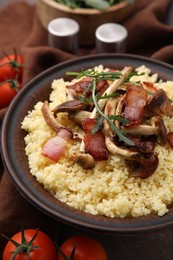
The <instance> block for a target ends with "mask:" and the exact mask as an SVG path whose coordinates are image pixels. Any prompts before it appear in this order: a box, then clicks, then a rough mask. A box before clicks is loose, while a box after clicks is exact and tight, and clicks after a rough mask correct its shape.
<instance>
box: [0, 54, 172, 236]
mask: <svg viewBox="0 0 173 260" xmlns="http://www.w3.org/2000/svg"><path fill="white" fill-rule="evenodd" d="M116 58H117V62H120V61H121V60H123V62H127V61H128V62H130V61H131V60H132V64H133V62H134V63H136V62H137V64H141V65H142V63H141V62H146V64H150V65H151V66H156V67H155V68H154V70H157V69H159V71H160V73H161V74H162V73H163V74H165V75H166V76H167V74H168V76H170V77H171V80H173V75H172V71H173V66H172V65H170V64H167V63H165V62H161V61H157V60H154V59H150V58H146V57H142V56H138V55H131V54H99V55H98V54H97V55H87V56H83V57H79V58H74V59H71V60H68V61H65V62H62V63H59V64H57V65H55V66H53V67H51V68H49V69H47V70H45V71H43V72H42V73H40V74H39V75H37V76H36V77H35V78H33V79H32V80H31V81H30V82H28V84H26V86H25V87H24V88H23V89H22V90H21V91H20V92H19V93H18V95H17V96H16V97H15V98H14V99H13V101H12V103H11V104H10V106H9V108H8V110H7V112H6V114H5V117H4V120H3V124H2V129H1V130H2V131H1V147H2V158H3V162H4V166H5V168H6V170H7V172H8V173H9V175H10V177H11V178H12V180H13V183H14V184H15V186H16V188H17V189H18V190H19V192H20V193H21V194H22V195H23V196H24V197H25V198H26V199H27V200H28V201H29V202H30V203H31V204H33V205H34V206H35V207H36V208H37V209H39V210H40V211H42V212H43V213H45V214H47V215H49V216H51V217H52V218H56V219H57V220H58V221H61V222H64V223H66V224H68V225H73V226H74V225H75V227H78V228H83V229H86V228H87V229H89V230H92V231H93V230H94V231H97V232H101V233H103V232H104V233H105V234H106V233H107V234H111V235H117V234H122V235H127V234H128V235H131V234H133V235H134V234H137V233H138V234H139V233H149V232H153V231H158V230H161V229H163V228H169V227H171V226H173V208H172V207H171V209H170V212H168V213H167V214H166V215H165V216H163V217H159V216H157V215H156V216H155V215H149V216H146V217H139V218H130V223H128V220H127V221H126V220H124V219H122V220H121V219H120V218H119V219H118V224H117V222H114V219H111V218H108V219H109V225H107V223H106V220H105V219H106V217H105V218H104V219H102V218H101V224H102V226H100V225H98V219H99V220H100V217H98V219H97V218H95V216H92V217H91V218H89V221H88V222H86V220H85V219H83V218H80V214H79V213H78V210H77V211H76V210H74V209H70V210H69V212H67V213H69V214H67V215H66V214H64V212H63V209H64V208H62V207H61V208H60V212H58V214H57V212H56V209H57V208H56V207H53V208H51V207H52V204H53V202H52V203H51V204H50V205H49V203H50V201H49V200H48V201H47V202H46V203H45V201H44V200H41V201H40V199H42V197H41V195H42V194H39V197H36V196H35V195H38V191H37V190H36V191H34V190H31V189H30V187H29V188H28V187H27V185H24V184H26V183H27V182H26V181H28V177H27V178H26V177H25V176H24V174H23V169H22V170H21V172H20V171H19V173H20V174H19V173H16V172H15V169H16V167H17V166H15V167H14V164H12V163H14V162H16V159H17V160H19V159H20V158H16V157H14V159H12V157H11V158H10V156H9V154H10V153H11V156H12V155H13V154H14V151H15V150H14V148H13V147H12V150H8V149H7V148H8V147H9V144H11V143H8V144H7V141H8V137H9V136H10V134H12V133H13V132H14V131H13V130H15V131H17V130H16V129H13V130H12V129H11V128H10V125H9V124H13V123H14V122H16V121H15V119H16V118H15V117H13V116H14V115H15V114H16V113H17V116H18V115H20V118H19V120H18V121H20V120H22V119H21V117H22V116H21V114H18V113H20V106H19V103H20V102H19V101H20V100H22V97H24V95H25V98H24V99H23V101H21V103H24V102H25V101H26V96H27V99H29V100H32V99H31V98H32V96H28V95H27V94H28V93H27V92H28V91H29V92H31V93H33V92H34V87H33V88H31V86H33V85H34V84H35V85H37V86H38V83H39V81H40V79H42V80H43V79H44V78H45V77H47V76H49V77H50V73H54V74H55V73H57V70H60V71H61V73H62V71H65V69H66V66H67V65H69V64H70V66H77V67H78V68H79V69H81V63H83V62H87V65H88V64H90V65H93V62H94V61H95V60H97V64H98V62H100V61H102V60H103V59H108V61H106V62H107V63H109V62H110V61H111V62H113V61H115V59H116ZM76 62H77V65H76ZM123 62H122V63H123ZM122 63H121V64H122ZM66 71H67V70H66ZM170 72H171V75H170ZM54 74H53V75H54ZM49 79H50V78H49ZM51 82H52V81H51ZM41 83H42V82H41ZM41 83H40V84H41ZM39 100H40V99H39ZM37 101H38V100H37ZM28 102H29V101H28ZM16 105H17V109H15V107H16ZM32 107H33V106H32ZM17 111H18V112H17ZM27 111H28V110H27ZM22 113H24V112H22ZM18 123H19V122H17V124H18ZM20 129H21V128H20ZM9 130H10V131H9ZM20 133H21V132H20ZM8 142H9V141H8ZM12 142H14V143H15V142H16V140H14V141H12ZM10 149H11V147H10ZM16 149H18V150H20V149H21V148H20V147H17V148H16ZM9 151H10V153H9ZM10 159H12V160H10ZM20 163H22V162H19V164H20ZM19 170H20V169H19ZM16 174H17V175H16ZM18 177H20V178H18ZM32 177H33V176H32ZM25 178H26V180H25ZM35 181H36V180H35ZM36 182H37V181H36ZM21 184H22V186H21ZM31 188H32V187H31ZM42 189H44V188H43V187H42ZM33 191H34V192H33ZM35 192H36V193H35ZM46 192H47V191H46ZM47 193H48V192H47ZM49 195H50V194H49ZM50 196H52V195H50ZM46 198H47V197H46ZM55 200H56V199H55ZM48 202H49V203H48ZM68 208H69V207H68ZM65 209H66V210H67V208H65ZM74 212H75V217H74V215H73V213H74ZM76 212H77V214H76ZM84 215H87V216H88V214H87V213H84ZM119 221H120V224H119Z"/></svg>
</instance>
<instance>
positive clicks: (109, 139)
mask: <svg viewBox="0 0 173 260" xmlns="http://www.w3.org/2000/svg"><path fill="white" fill-rule="evenodd" d="M116 105H117V100H115V99H113V98H112V99H109V100H108V101H107V104H106V106H105V110H104V113H105V115H106V116H111V115H114V114H115V111H116ZM103 129H104V134H105V144H106V147H107V149H108V151H109V152H110V153H111V154H113V155H118V156H122V157H123V158H129V157H133V156H135V155H136V154H137V153H136V152H134V151H131V150H130V149H127V148H121V147H119V146H118V145H116V144H115V142H114V140H113V139H114V134H113V132H112V129H111V127H110V124H109V123H108V122H107V121H106V120H104V121H103Z"/></svg>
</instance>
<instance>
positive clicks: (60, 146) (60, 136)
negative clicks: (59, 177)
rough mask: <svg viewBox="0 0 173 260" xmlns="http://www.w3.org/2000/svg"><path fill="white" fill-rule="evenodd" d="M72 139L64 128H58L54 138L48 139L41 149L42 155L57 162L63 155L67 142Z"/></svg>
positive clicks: (69, 132) (70, 134)
mask: <svg viewBox="0 0 173 260" xmlns="http://www.w3.org/2000/svg"><path fill="white" fill-rule="evenodd" d="M71 138H72V133H71V131H69V130H68V129H66V128H60V129H59V131H58V132H57V134H56V136H54V137H52V138H50V139H49V140H48V141H47V142H46V143H45V144H44V146H43V148H42V155H44V156H45V157H48V158H49V159H51V160H53V161H58V160H59V159H60V158H61V156H62V155H63V154H64V152H65V150H66V146H67V142H68V141H69V140H70V139H71Z"/></svg>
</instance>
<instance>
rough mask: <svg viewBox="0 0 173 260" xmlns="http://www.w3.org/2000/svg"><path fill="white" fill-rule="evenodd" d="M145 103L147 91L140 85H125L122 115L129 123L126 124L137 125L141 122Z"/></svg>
mask: <svg viewBox="0 0 173 260" xmlns="http://www.w3.org/2000/svg"><path fill="white" fill-rule="evenodd" d="M146 103H147V93H146V91H145V90H144V88H143V87H142V86H141V85H139V86H137V85H132V84H129V85H127V92H126V102H125V109H124V117H125V118H126V119H128V120H129V121H130V123H129V124H126V126H129V127H130V126H134V125H139V124H140V123H141V122H142V119H143V116H144V113H145V106H146Z"/></svg>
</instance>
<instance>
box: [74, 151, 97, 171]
mask: <svg viewBox="0 0 173 260" xmlns="http://www.w3.org/2000/svg"><path fill="white" fill-rule="evenodd" d="M74 160H75V163H77V164H78V165H79V166H81V167H82V168H83V169H92V168H94V165H95V161H94V158H93V156H92V155H90V154H89V153H82V152H81V153H78V154H77V155H74Z"/></svg>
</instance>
